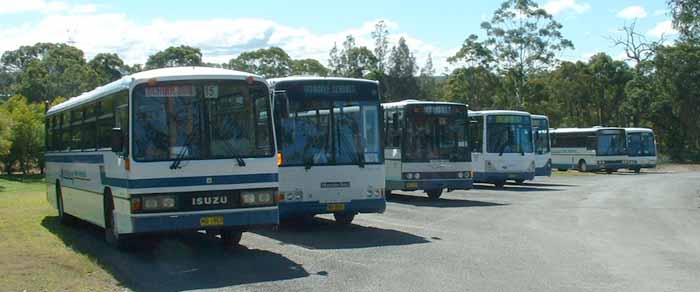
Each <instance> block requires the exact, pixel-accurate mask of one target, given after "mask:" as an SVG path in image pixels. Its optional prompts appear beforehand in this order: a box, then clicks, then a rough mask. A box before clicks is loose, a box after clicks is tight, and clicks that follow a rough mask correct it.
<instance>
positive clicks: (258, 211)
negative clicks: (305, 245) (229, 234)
mask: <svg viewBox="0 0 700 292" xmlns="http://www.w3.org/2000/svg"><path fill="white" fill-rule="evenodd" d="M130 221H131V232H127V233H157V232H175V231H187V230H204V229H234V228H240V229H247V228H248V227H252V226H261V225H277V224H279V211H278V208H277V207H276V206H272V207H262V208H254V209H253V208H251V209H239V210H235V211H233V212H232V210H223V211H221V212H213V211H208V212H200V213H195V214H174V213H164V214H137V215H136V214H135V215H131V218H130ZM119 231H120V233H121V232H122V231H121V230H119Z"/></svg>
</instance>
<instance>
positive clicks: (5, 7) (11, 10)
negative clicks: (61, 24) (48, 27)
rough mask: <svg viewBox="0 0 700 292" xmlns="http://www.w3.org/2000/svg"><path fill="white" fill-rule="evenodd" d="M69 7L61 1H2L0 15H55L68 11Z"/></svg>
mask: <svg viewBox="0 0 700 292" xmlns="http://www.w3.org/2000/svg"><path fill="white" fill-rule="evenodd" d="M68 7H69V5H68V4H67V3H65V2H61V1H45V0H22V1H13V0H0V14H15V13H24V12H41V13H55V12H60V11H66V10H68Z"/></svg>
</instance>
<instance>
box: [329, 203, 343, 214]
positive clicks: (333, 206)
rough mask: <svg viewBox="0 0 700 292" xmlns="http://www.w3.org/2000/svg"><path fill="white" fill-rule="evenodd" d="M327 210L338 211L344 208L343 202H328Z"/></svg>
mask: <svg viewBox="0 0 700 292" xmlns="http://www.w3.org/2000/svg"><path fill="white" fill-rule="evenodd" d="M326 208H327V209H328V211H329V212H339V211H344V210H345V204H328V206H327V207H326Z"/></svg>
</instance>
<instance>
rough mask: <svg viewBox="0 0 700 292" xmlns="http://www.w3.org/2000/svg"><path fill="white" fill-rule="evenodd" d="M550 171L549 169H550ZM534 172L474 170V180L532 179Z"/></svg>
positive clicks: (486, 181) (491, 181)
mask: <svg viewBox="0 0 700 292" xmlns="http://www.w3.org/2000/svg"><path fill="white" fill-rule="evenodd" d="M550 172H551V169H550ZM533 179H535V173H534V172H476V173H474V181H476V182H483V183H494V182H502V181H506V180H523V181H525V180H533Z"/></svg>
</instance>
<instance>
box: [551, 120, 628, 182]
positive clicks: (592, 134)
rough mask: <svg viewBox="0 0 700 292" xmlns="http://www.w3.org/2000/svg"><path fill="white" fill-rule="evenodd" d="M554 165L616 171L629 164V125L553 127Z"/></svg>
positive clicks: (559, 168) (586, 169)
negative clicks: (624, 127) (626, 132)
mask: <svg viewBox="0 0 700 292" xmlns="http://www.w3.org/2000/svg"><path fill="white" fill-rule="evenodd" d="M551 132H552V167H554V168H556V169H558V170H560V171H565V170H567V169H577V170H579V171H581V172H587V171H599V170H604V171H605V172H607V173H613V172H615V171H617V170H618V169H621V168H627V167H628V156H627V139H626V138H625V129H623V128H611V127H593V128H562V129H553V130H552V131H551Z"/></svg>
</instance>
